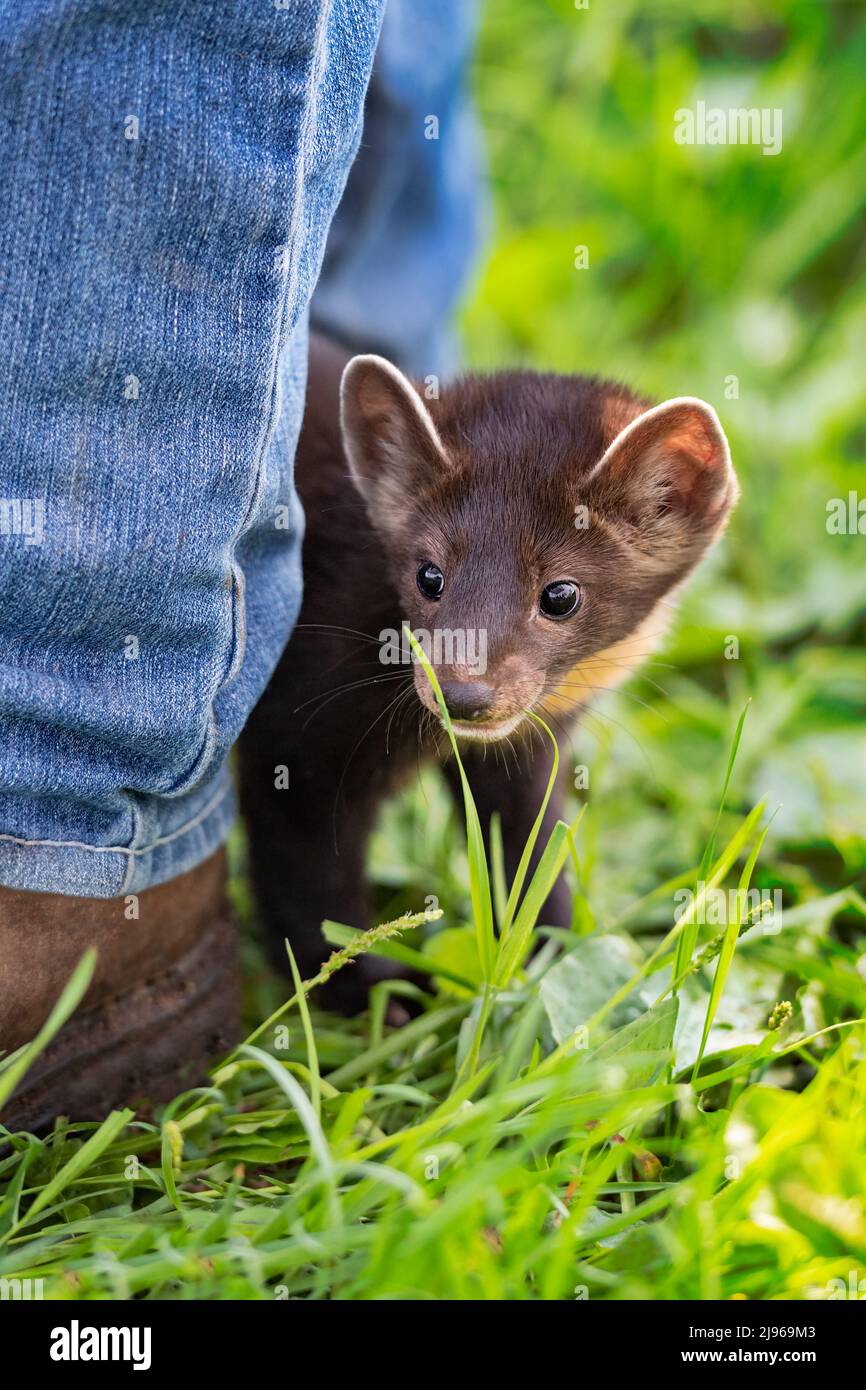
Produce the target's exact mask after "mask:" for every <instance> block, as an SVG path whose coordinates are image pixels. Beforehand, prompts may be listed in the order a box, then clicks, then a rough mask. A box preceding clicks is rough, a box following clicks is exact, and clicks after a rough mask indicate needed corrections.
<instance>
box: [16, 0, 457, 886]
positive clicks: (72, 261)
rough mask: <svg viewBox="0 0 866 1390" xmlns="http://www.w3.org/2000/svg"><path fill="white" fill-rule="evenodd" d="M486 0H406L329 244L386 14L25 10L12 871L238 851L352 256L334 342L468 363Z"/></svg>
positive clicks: (20, 880) (67, 873)
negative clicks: (328, 358)
mask: <svg viewBox="0 0 866 1390" xmlns="http://www.w3.org/2000/svg"><path fill="white" fill-rule="evenodd" d="M466 8H467V7H466V3H465V0H440V3H439V4H438V5H437V6H436V7H430V6H428V4H427V3H426V0H392V4H391V7H390V8H389V11H388V15H387V17H386V18H385V22H384V28H383V30H382V38H381V46H380V49H379V56H378V60H377V69H376V76H375V78H374V81H373V84H372V87H371V93H370V102H369V124H368V134H367V137H365V147H364V150H363V153H362V156H361V158H360V159H359V161H358V163H357V165H356V166H355V168H354V169H353V171H352V176H351V179H350V180H349V185H348V188H346V194H345V199H344V202H343V205H342V207H341V210H340V213H339V216H338V218H337V220H336V222H335V225H334V233H333V238H332V240H331V242H330V243H328V245H327V252H326V242H327V236H328V231H329V227H330V224H331V219H332V217H333V215H334V213H335V210H336V209H337V206H338V203H339V202H340V198H341V195H342V194H343V190H344V186H345V185H346V180H347V177H348V175H349V171H350V167H351V166H352V161H353V158H354V155H355V152H356V149H357V146H358V142H359V138H360V134H361V126H362V119H363V109H364V98H365V92H366V89H367V84H368V81H369V78H370V72H371V67H372V63H373V56H374V52H375V49H376V44H377V40H378V38H379V31H380V26H381V25H382V12H383V9H384V0H276V3H275V2H274V0H258V2H257V3H256V4H249V5H238V4H232V3H229V0H211V3H209V4H207V5H191V4H189V3H187V2H186V0H144V3H142V0H98V3H97V0H51V3H50V4H49V3H46V0H18V3H17V4H16V5H14V6H13V5H12V4H11V3H10V2H9V0H7V3H6V4H4V5H3V6H2V9H0V39H2V48H0V119H2V130H3V147H4V166H5V175H6V177H5V182H4V194H5V196H4V199H3V208H2V210H0V251H2V266H0V276H2V289H3V293H2V300H0V342H2V344H3V351H2V353H0V407H2V408H0V432H2V437H0V883H2V884H5V885H7V886H10V887H18V888H30V889H37V890H42V891H46V892H54V893H68V894H81V895H85V896H91V897H111V896H115V895H119V894H126V893H134V892H137V891H140V890H142V889H145V888H147V887H150V886H152V885H154V884H156V883H159V882H161V881H163V880H165V879H168V878H171V877H173V876H175V875H177V874H180V873H182V872H184V871H186V870H188V869H191V868H193V867H195V865H196V864H198V863H199V862H200V861H201V860H203V859H204V858H206V857H207V856H208V855H209V854H210V853H212V852H213V851H214V850H215V849H216V848H217V847H218V846H219V844H220V843H221V842H222V840H223V839H224V838H225V836H226V834H227V832H228V829H229V827H230V825H231V823H232V820H233V818H234V816H235V805H234V798H233V794H232V788H231V783H230V778H229V775H228V770H227V758H228V754H229V751H230V749H231V747H232V744H233V743H234V741H235V739H236V738H237V735H238V733H239V731H240V729H241V727H242V725H243V723H244V721H245V719H246V717H247V715H248V714H249V712H250V710H251V709H252V707H253V705H254V703H255V701H256V699H257V698H258V696H259V694H260V692H261V690H262V688H263V686H264V685H265V683H266V681H267V679H268V677H269V675H270V673H271V671H272V670H273V668H274V666H275V664H276V662H277V660H278V658H279V655H280V653H281V651H282V648H283V647H284V645H285V642H286V640H287V638H288V636H289V634H290V632H291V629H292V625H293V623H294V621H295V618H296V615H297V612H298V608H299V604H300V596H301V570H300V544H301V538H302V532H303V518H302V515H301V510H300V507H299V504H298V501H297V497H296V494H295V490H294V486H293V481H292V463H293V456H294V450H295V445H296V441H297V436H298V430H299V427H300V421H301V414H302V407H303V399H304V391H305V374H306V353H307V324H308V319H309V312H310V301H311V299H313V292H314V289H315V288H316V285H317V282H318V281H319V277H320V272H321V271H322V263H323V260H324V262H325V269H324V272H323V273H322V275H321V282H320V283H319V288H318V291H317V293H316V298H315V299H313V305H314V309H313V312H314V316H315V318H316V320H317V321H319V322H321V323H322V325H323V326H326V327H327V328H328V329H329V330H330V331H331V332H333V333H334V334H336V335H337V336H339V337H340V338H342V339H343V340H344V341H346V342H347V343H352V344H357V345H358V346H359V347H375V348H379V349H380V350H384V351H387V352H389V353H390V354H392V355H393V356H394V357H396V358H397V359H398V360H401V361H402V362H403V363H404V364H406V365H407V366H408V367H410V368H412V369H415V370H418V371H419V372H420V373H422V374H426V373H427V372H439V371H443V370H447V367H448V363H449V353H450V350H451V349H450V344H449V341H448V336H447V328H448V320H449V310H450V309H451V307H452V305H453V303H454V299H455V297H456V295H457V293H458V290H459V287H460V285H461V283H462V281H463V278H464V275H465V272H466V269H467V267H468V264H469V262H470V260H471V257H472V254H473V249H474V244H475V235H476V226H477V214H476V209H477V201H478V195H477V188H478V181H477V177H476V175H475V167H476V166H475V151H474V136H473V132H472V129H471V121H470V118H469V116H468V113H467V101H466V96H465V89H464V76H465V64H466V58H467V54H468V51H469V45H470V41H471V33H470V27H469V25H468V24H467V21H466V19H465V14H466ZM434 11H435V13H434ZM431 116H434V117H436V118H437V119H438V122H439V125H438V136H439V138H438V139H435V138H429V136H430V133H431V130H433V129H434V128H435V127H432V126H431V124H430V122H429V119H428V118H429V117H431Z"/></svg>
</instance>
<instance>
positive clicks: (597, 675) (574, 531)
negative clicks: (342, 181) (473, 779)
mask: <svg viewBox="0 0 866 1390" xmlns="http://www.w3.org/2000/svg"><path fill="white" fill-rule="evenodd" d="M427 395H428V393H426V392H425V391H424V390H423V389H422V388H420V387H416V386H415V385H413V384H412V382H410V381H409V380H407V378H406V377H404V376H403V375H402V373H400V372H399V371H398V370H397V369H396V368H395V367H393V366H392V365H391V364H390V363H389V362H386V361H385V360H384V359H383V358H381V357H369V356H364V357H355V358H354V359H353V360H352V361H351V362H350V363H349V365H348V367H347V368H346V370H345V372H344V375H343V383H342V428H343V440H344V445H345V450H346V455H347V458H348V462H349V466H350V468H351V472H352V476H353V478H354V480H355V483H356V485H357V487H358V489H359V490H360V492H361V494H362V496H363V497H364V500H365V502H366V505H367V508H368V511H369V514H370V517H371V519H372V522H373V525H374V526H375V527H376V530H377V531H378V533H379V534H380V536H381V537H382V540H383V543H384V545H385V547H386V550H387V554H388V558H389V563H390V568H391V575H392V578H393V581H394V583H395V585H396V587H397V592H398V594H399V598H400V604H401V610H400V616H401V618H403V619H406V620H408V622H409V623H410V625H411V626H412V628H413V629H414V630H416V631H418V630H420V631H421V632H422V633H427V634H430V643H429V646H428V651H429V653H430V654H431V656H432V659H433V661H434V664H435V666H436V668H437V675H438V677H439V680H440V683H441V685H442V690H443V694H444V696H445V700H446V703H447V705H448V709H449V713H450V714H451V716H452V719H453V721H454V726H455V729H456V731H457V732H458V733H459V734H460V735H462V736H464V737H467V738H476V739H496V738H502V737H504V736H506V735H507V734H509V733H511V731H512V730H513V729H515V728H516V727H517V725H518V724H519V723H520V722H521V720H522V719H523V717H524V715H525V713H526V711H527V710H529V709H533V708H537V709H538V710H539V711H540V712H542V713H543V712H544V711H545V710H548V711H549V710H554V711H555V710H557V709H565V708H574V707H578V706H580V705H582V704H585V703H586V702H587V700H589V699H591V698H592V696H593V694H594V693H595V692H596V691H597V690H598V689H604V688H607V687H610V686H612V685H615V684H617V683H618V681H619V680H621V679H623V678H624V677H625V676H626V675H627V674H628V672H629V670H630V669H631V668H632V667H633V666H635V665H637V664H638V663H639V661H640V660H641V659H642V657H643V656H645V655H646V654H647V652H648V651H649V650H650V648H651V646H652V643H653V639H654V637H657V636H658V633H659V632H660V630H661V627H662V625H663V620H662V617H661V614H662V613H663V611H664V605H663V604H662V600H663V599H664V598H665V596H666V595H668V594H669V593H670V591H671V590H672V589H674V588H675V587H676V586H677V585H679V584H680V583H681V582H682V580H683V579H684V578H685V577H686V576H687V575H688V573H689V571H690V570H691V569H692V568H693V567H694V565H695V564H696V563H697V561H698V560H699V559H700V558H701V556H702V555H703V554H704V553H705V552H706V551H707V550H708V549H709V547H710V546H711V545H712V544H713V543H714V542H715V541H716V540H717V538H718V536H719V535H720V533H721V531H722V530H723V528H724V526H725V522H726V520H727V518H728V514H729V513H730V511H731V508H732V507H733V505H734V503H735V502H736V499H737V496H738V487H737V480H736V476H735V474H734V470H733V468H732V467H731V459H730V454H729V451H728V445H727V441H726V439H725V436H724V433H723V431H722V427H721V425H720V424H719V420H718V417H717V416H716V413H715V411H714V410H713V409H712V408H711V407H710V406H709V405H706V404H705V403H704V402H703V401H700V400H696V399H694V398H692V397H689V396H683V397H678V398H676V399H675V400H669V401H665V402H664V404H663V405H656V406H653V405H650V404H649V403H648V402H647V401H644V400H641V399H639V398H638V397H636V396H634V395H632V394H631V393H630V392H629V391H627V390H626V389H625V388H623V387H621V386H617V385H615V384H613V383H611V382H607V381H599V380H597V379H594V378H593V379H588V378H585V377H568V376H554V375H536V374H534V373H529V372H501V373H497V374H496V375H493V376H475V375H469V376H466V377H463V378H462V379H460V380H458V381H455V382H454V383H453V384H450V385H448V386H445V387H443V389H442V391H441V394H440V395H439V397H438V398H434V399H428V398H427ZM425 645H427V643H425ZM415 679H416V688H417V691H418V696H419V699H420V700H421V701H422V702H423V704H424V705H426V706H427V708H429V709H431V710H432V711H433V713H434V714H435V713H437V712H438V710H437V706H436V703H435V699H434V697H433V694H432V691H431V690H430V688H429V684H428V682H427V680H426V677H425V676H424V674H423V671H422V670H421V668H420V667H416V671H415Z"/></svg>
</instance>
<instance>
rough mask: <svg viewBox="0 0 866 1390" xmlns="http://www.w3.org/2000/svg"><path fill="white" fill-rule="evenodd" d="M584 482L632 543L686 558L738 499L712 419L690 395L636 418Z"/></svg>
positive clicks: (716, 529)
mask: <svg viewBox="0 0 866 1390" xmlns="http://www.w3.org/2000/svg"><path fill="white" fill-rule="evenodd" d="M587 483H589V484H591V485H592V490H593V492H594V493H595V496H596V499H597V501H598V504H599V508H600V510H601V511H602V512H603V513H607V514H612V515H614V516H620V517H622V518H623V519H624V520H626V521H627V522H629V523H630V524H631V526H632V527H633V528H634V538H635V540H636V542H637V543H638V545H639V544H640V542H641V540H643V541H645V542H649V543H653V544H655V545H656V546H668V547H676V548H677V549H680V548H682V549H683V550H685V551H686V552H687V553H688V552H690V551H695V552H700V551H703V550H704V549H706V547H707V546H708V545H709V544H710V542H711V541H712V540H714V539H715V536H716V534H717V533H718V532H719V531H720V530H721V529H722V527H723V525H724V523H725V520H726V519H727V516H728V513H729V512H730V510H731V508H732V507H733V505H734V503H735V502H736V500H737V498H738V496H739V486H738V484H737V477H736V474H735V473H734V469H733V466H732V464H731V454H730V450H729V448H728V441H727V439H726V438H725V433H724V430H723V429H722V426H721V424H720V423H719V417H718V416H717V415H716V412H715V411H714V410H713V408H712V406H710V405H707V403H706V401H701V400H698V399H697V398H696V397H694V396H678V397H676V398H675V399H674V400H670V401H665V402H664V404H663V405H657V406H653V407H652V408H651V409H650V410H645V411H644V412H643V414H641V415H638V416H637V418H636V419H634V420H632V421H631V423H630V424H628V425H626V427H625V429H623V430H621V431H620V433H619V434H618V435H617V436H616V438H615V439H614V441H613V443H612V444H611V445H610V446H609V447H608V449H607V450H606V451H605V453H604V455H603V456H602V458H601V459H600V460H599V462H598V463H597V464H596V465H595V467H594V468H593V470H592V472H591V473H590V475H589V478H588V479H587ZM695 558H697V556H695Z"/></svg>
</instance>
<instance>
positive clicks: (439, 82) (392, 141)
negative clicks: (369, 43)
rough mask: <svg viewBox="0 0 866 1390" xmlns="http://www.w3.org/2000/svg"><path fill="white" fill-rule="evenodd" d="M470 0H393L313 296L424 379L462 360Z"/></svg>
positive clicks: (477, 156) (350, 342)
mask: <svg viewBox="0 0 866 1390" xmlns="http://www.w3.org/2000/svg"><path fill="white" fill-rule="evenodd" d="M475 19H476V5H475V3H474V0H438V3H437V4H435V5H431V4H430V3H429V0H388V8H387V10H386V13H385V21H384V24H383V26H382V35H381V39H380V41H379V48H378V51H377V53H376V61H375V64H374V68H373V78H372V81H371V83H370V89H369V91H368V93H367V109H366V116H365V124H364V136H363V140H362V143H361V148H360V150H359V152H358V157H357V159H356V160H355V164H354V166H353V168H352V173H351V175H350V177H349V182H348V184H347V187H346V192H345V194H344V195H343V200H342V202H341V204H340V207H339V209H338V211H337V215H336V217H335V218H334V222H333V225H332V227H331V233H330V237H329V239H328V246H327V251H326V254H325V261H324V265H323V267H322V276H321V279H320V281H319V284H318V286H317V288H316V292H315V294H314V296H313V303H312V307H311V311H310V312H311V320H312V323H313V325H314V327H316V328H320V329H321V330H322V331H323V332H326V333H330V334H331V335H333V336H334V337H336V338H339V339H340V340H341V341H342V342H344V343H345V344H346V345H347V346H348V347H351V348H354V349H356V350H358V351H377V352H381V353H382V354H383V355H385V356H386V357H390V358H393V359H394V360H395V361H397V362H399V363H400V364H401V365H402V366H403V367H404V368H405V369H406V370H407V371H410V372H414V373H416V374H417V375H418V376H421V377H424V376H426V375H428V374H429V373H435V374H437V375H439V374H445V373H447V372H448V371H449V370H451V369H453V367H454V366H455V365H456V362H457V353H456V350H455V344H454V340H453V335H452V331H451V315H452V312H453V310H454V306H455V303H456V301H457V298H458V296H459V294H460V291H461V290H462V289H463V287H464V284H465V281H466V277H467V274H468V272H469V271H470V269H471V267H472V264H473V262H474V260H475V255H476V252H477V249H478V242H479V239H480V233H481V228H482V223H483V211H484V208H483V196H484V195H483V189H484V178H483V177H482V172H481V162H482V161H481V153H480V141H479V138H478V130H477V126H476V122H475V117H474V113H473V109H472V103H471V99H470V95H469V91H468V84H467V68H468V63H469V59H470V57H471V54H472V47H473V41H474V38H475Z"/></svg>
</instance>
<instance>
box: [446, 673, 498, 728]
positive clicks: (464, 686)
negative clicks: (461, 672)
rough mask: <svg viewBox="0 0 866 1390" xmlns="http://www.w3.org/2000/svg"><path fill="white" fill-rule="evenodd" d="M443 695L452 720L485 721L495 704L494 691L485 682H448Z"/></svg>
mask: <svg viewBox="0 0 866 1390" xmlns="http://www.w3.org/2000/svg"><path fill="white" fill-rule="evenodd" d="M442 694H443V695H444V697H445V703H446V705H447V706H448V713H449V714H450V715H451V718H452V719H463V720H469V719H483V718H484V717H485V715H487V714H489V713H490V708H491V706H492V704H493V691H492V690H491V689H490V686H489V685H485V684H484V682H483V681H446V682H445V683H444V685H443V686H442Z"/></svg>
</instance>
